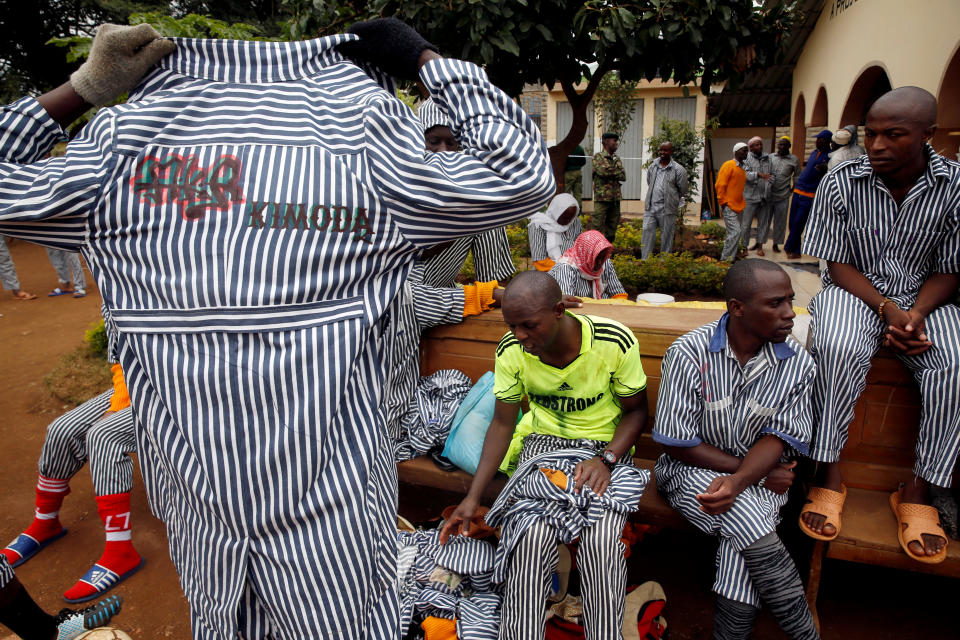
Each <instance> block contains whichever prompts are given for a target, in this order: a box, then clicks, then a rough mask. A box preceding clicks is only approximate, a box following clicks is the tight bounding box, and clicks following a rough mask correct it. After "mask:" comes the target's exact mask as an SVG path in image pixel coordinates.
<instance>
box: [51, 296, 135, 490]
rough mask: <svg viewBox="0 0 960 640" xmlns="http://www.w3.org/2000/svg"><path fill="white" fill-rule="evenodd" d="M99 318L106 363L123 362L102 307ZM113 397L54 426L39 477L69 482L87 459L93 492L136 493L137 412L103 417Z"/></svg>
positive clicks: (97, 398) (107, 396)
mask: <svg viewBox="0 0 960 640" xmlns="http://www.w3.org/2000/svg"><path fill="white" fill-rule="evenodd" d="M100 313H101V314H102V315H103V324H104V329H105V331H106V334H107V361H108V362H111V363H115V362H117V361H118V360H119V349H118V346H119V345H118V337H119V336H118V335H117V331H116V328H115V327H114V324H113V321H112V320H111V318H110V312H109V310H108V309H107V307H106V305H102V304H101V306H100ZM113 392H114V390H113V389H112V388H111V389H108V390H106V391H104V392H103V393H101V394H99V395H97V396H94V397H93V398H91V399H89V400H87V401H86V402H84V403H83V404H81V405H80V406H78V407H76V408H75V409H71V410H70V411H68V412H66V413H65V414H63V415H62V416H60V417H59V418H57V419H56V420H54V421H53V422H51V423H50V425H49V426H48V427H47V434H46V438H45V439H44V441H43V448H42V449H41V450H40V462H39V465H38V466H39V468H40V475H42V476H44V477H46V478H56V479H58V480H67V479H69V478H72V477H73V476H74V475H75V474H76V473H77V472H78V471H80V469H81V468H83V465H84V464H86V463H87V461H88V460H89V462H90V475H91V477H92V478H93V490H94V492H95V493H96V494H97V495H98V496H109V495H113V494H116V493H128V492H129V491H131V490H133V460H132V459H131V458H130V455H129V454H131V453H135V452H136V451H137V437H136V433H135V430H134V420H133V411H132V410H131V409H130V407H126V408H124V409H121V410H120V411H117V412H116V413H112V414H110V415H108V416H106V417H103V414H104V412H105V411H107V410H108V409H109V408H110V400H111V398H112V397H113ZM101 418H103V419H102V420H101Z"/></svg>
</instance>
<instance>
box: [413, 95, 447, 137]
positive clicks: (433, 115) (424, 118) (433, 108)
mask: <svg viewBox="0 0 960 640" xmlns="http://www.w3.org/2000/svg"><path fill="white" fill-rule="evenodd" d="M417 116H418V117H419V118H420V124H422V125H423V130H424V131H429V130H430V129H432V128H433V127H449V126H450V118H448V117H447V114H445V113H444V112H443V111H442V110H441V109H440V105H438V104H437V103H436V102H434V101H433V99H431V98H427V99H426V100H424V101H423V102H421V103H420V107H419V108H418V109H417Z"/></svg>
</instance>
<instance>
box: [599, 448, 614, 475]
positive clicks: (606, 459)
mask: <svg viewBox="0 0 960 640" xmlns="http://www.w3.org/2000/svg"><path fill="white" fill-rule="evenodd" d="M600 459H601V460H603V464H605V465H607V466H608V467H609V468H610V470H611V471H612V470H613V468H614V467H615V466H617V454H615V453H614V452H613V451H611V450H610V449H607V450H605V451H604V452H603V454H601V456H600Z"/></svg>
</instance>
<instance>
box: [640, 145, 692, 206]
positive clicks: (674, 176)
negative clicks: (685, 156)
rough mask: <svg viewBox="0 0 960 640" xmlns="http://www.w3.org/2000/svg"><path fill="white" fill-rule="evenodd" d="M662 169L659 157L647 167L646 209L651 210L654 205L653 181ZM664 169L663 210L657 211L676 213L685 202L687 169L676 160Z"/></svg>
mask: <svg viewBox="0 0 960 640" xmlns="http://www.w3.org/2000/svg"><path fill="white" fill-rule="evenodd" d="M659 169H660V159H659V158H657V159H655V160H654V161H653V164H651V165H650V166H649V167H647V197H646V198H644V201H643V209H644V211H650V209H651V207H652V206H653V181H654V179H655V178H656V176H657V171H658V170H659ZM663 171H664V172H665V173H664V175H663V180H664V182H663V210H662V211H658V212H657V213H667V214H670V215H676V213H677V210H678V209H679V208H680V203H681V202H683V195H684V194H685V193H686V192H687V170H686V169H684V168H683V167H682V166H681V165H680V164H678V163H677V162H676V161H675V160H670V164H668V165H667V166H666V167H665V168H664V169H663Z"/></svg>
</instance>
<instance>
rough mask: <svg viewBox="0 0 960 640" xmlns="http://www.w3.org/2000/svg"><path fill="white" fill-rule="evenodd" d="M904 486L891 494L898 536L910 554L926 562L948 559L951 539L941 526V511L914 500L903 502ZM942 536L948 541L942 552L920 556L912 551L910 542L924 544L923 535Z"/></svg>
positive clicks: (891, 506)
mask: <svg viewBox="0 0 960 640" xmlns="http://www.w3.org/2000/svg"><path fill="white" fill-rule="evenodd" d="M902 491H903V488H902V487H901V488H900V489H897V490H896V491H894V492H893V493H891V494H890V508H891V509H893V515H894V516H895V517H896V518H897V538H899V540H900V546H901V547H903V550H904V551H905V552H906V554H907V555H908V556H910V557H911V558H913V559H914V560H916V561H917V562H923V563H924V564H938V563H940V562H943V561H944V560H946V559H947V545H948V544H950V539H949V538H947V534H946V533H945V532H944V531H943V528H942V527H941V526H940V513H939V512H938V511H937V508H936V507H931V506H930V505H926V504H916V503H913V502H901V499H902V496H901V492H902ZM924 534H927V535H933V536H940V537H941V538H943V539H944V540H945V541H946V544H944V545H943V549H941V550H940V553H938V554H937V555H934V556H927V555H923V556H918V555H915V554H914V553H913V552H912V551H910V546H909V543H911V542H919V543H920V545H921V546H923V535H924Z"/></svg>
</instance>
